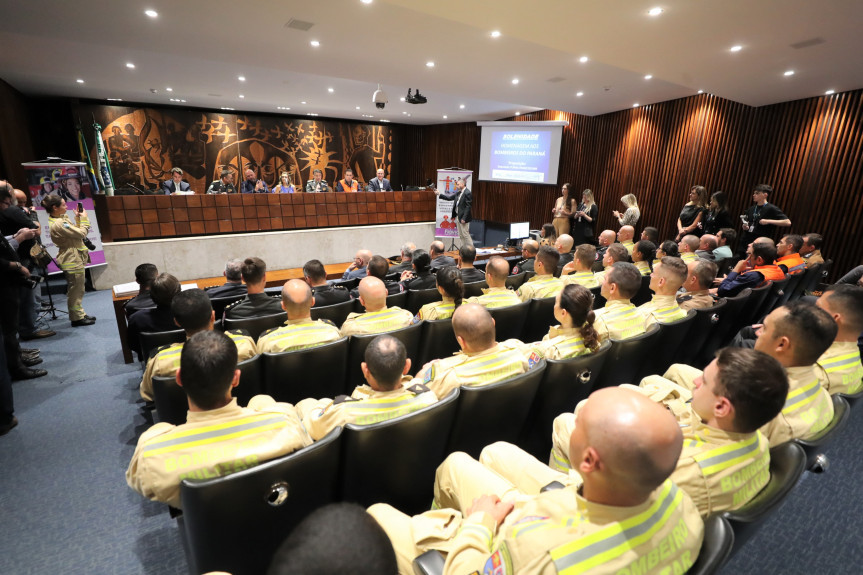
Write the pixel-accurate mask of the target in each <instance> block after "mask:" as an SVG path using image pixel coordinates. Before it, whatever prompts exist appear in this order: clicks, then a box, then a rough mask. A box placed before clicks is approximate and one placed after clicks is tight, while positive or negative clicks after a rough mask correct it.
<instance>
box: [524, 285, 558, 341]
mask: <svg viewBox="0 0 863 575" xmlns="http://www.w3.org/2000/svg"><path fill="white" fill-rule="evenodd" d="M555 299H556V296H551V297H544V298H539V299H537V298H534V299H532V300H530V308H529V309H528V311H527V321H525V323H524V330H523V331H522V337H521V340H522V341H528V342H529V341H540V340H541V339H542V338H543V337H544V336H545V335H546V334H547V333H548V328H550V327H551V326H553V325H557V320H556V319H554V300H555Z"/></svg>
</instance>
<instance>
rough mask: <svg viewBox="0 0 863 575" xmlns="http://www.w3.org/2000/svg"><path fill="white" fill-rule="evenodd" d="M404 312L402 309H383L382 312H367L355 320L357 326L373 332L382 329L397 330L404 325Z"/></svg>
mask: <svg viewBox="0 0 863 575" xmlns="http://www.w3.org/2000/svg"><path fill="white" fill-rule="evenodd" d="M403 316H404V310H401V309H382V310H380V311H372V312H366V313H364V314H362V315H358V316H357V317H355V318H354V321H356V322H357V324H362V325H365V326H367V329H369V330H372V331H380V330H382V329H388V328H396V327H401V326H403V325H404V323H405V322H404V319H403Z"/></svg>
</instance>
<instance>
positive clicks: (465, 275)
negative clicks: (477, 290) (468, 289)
mask: <svg viewBox="0 0 863 575" xmlns="http://www.w3.org/2000/svg"><path fill="white" fill-rule="evenodd" d="M459 271H460V272H461V281H463V282H464V283H466V284H469V283H474V282H482V281H485V274H484V273H482V272H481V271H480V270H478V269H476V268H465V269H462V270H459Z"/></svg>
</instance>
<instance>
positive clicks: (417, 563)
mask: <svg viewBox="0 0 863 575" xmlns="http://www.w3.org/2000/svg"><path fill="white" fill-rule="evenodd" d="M445 563H446V560H445V559H444V556H443V553H441V552H440V551H436V550H434V549H431V550H430V551H426V552H425V553H423V554H422V555H420V556H419V557H417V558H416V559H414V575H441V574H442V573H443V566H444V564H445Z"/></svg>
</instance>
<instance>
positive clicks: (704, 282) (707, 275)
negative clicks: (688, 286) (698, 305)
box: [692, 258, 719, 289]
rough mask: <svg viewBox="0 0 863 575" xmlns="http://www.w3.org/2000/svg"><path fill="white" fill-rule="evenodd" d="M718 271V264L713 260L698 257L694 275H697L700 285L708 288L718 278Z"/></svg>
mask: <svg viewBox="0 0 863 575" xmlns="http://www.w3.org/2000/svg"><path fill="white" fill-rule="evenodd" d="M718 271H719V268H717V267H716V264H715V263H713V262H712V261H710V260H706V259H704V258H698V261H697V262H696V263H695V269H694V270H693V271H692V275H694V276H695V279H696V280H697V281H698V285H699V286H701V287H702V288H704V289H707V288H709V287H710V286H712V285H713V280H715V279H716V273H717V272H718Z"/></svg>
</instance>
